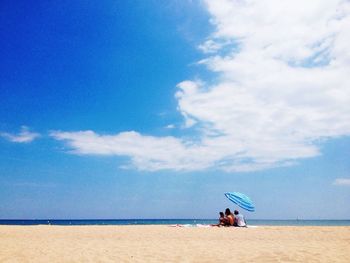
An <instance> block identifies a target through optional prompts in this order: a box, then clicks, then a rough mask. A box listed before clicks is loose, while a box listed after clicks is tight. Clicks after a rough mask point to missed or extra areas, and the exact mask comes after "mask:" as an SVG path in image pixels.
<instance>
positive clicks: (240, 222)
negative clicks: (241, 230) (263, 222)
mask: <svg viewBox="0 0 350 263" xmlns="http://www.w3.org/2000/svg"><path fill="white" fill-rule="evenodd" d="M233 213H234V214H235V222H234V224H233V225H234V226H238V227H247V223H246V221H245V219H244V216H243V215H242V214H240V213H239V212H238V210H235V211H234V212H233Z"/></svg>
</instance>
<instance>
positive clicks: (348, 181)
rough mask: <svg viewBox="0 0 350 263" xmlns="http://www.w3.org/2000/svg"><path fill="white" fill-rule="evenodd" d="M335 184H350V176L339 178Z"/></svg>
mask: <svg viewBox="0 0 350 263" xmlns="http://www.w3.org/2000/svg"><path fill="white" fill-rule="evenodd" d="M333 185H345V186H350V178H337V179H335V181H334V182H333Z"/></svg>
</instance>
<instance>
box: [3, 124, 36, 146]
mask: <svg viewBox="0 0 350 263" xmlns="http://www.w3.org/2000/svg"><path fill="white" fill-rule="evenodd" d="M0 136H1V137H3V138H5V139H7V140H9V141H11V142H16V143H29V142H32V141H33V140H35V139H36V138H38V137H40V134H39V133H36V132H31V131H30V130H29V128H28V127H26V126H22V127H21V131H20V132H19V133H17V134H13V133H7V132H1V133H0Z"/></svg>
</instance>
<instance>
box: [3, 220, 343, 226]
mask: <svg viewBox="0 0 350 263" xmlns="http://www.w3.org/2000/svg"><path fill="white" fill-rule="evenodd" d="M217 221H218V220H217V219H0V225H62V226H69V225H73V226H83V225H188V226H191V225H192V226H196V225H209V224H216V223H217ZM247 224H248V225H254V226H350V219H349V220H337V219H333V220H325V219H317V220H311V219H293V220H290V219H247Z"/></svg>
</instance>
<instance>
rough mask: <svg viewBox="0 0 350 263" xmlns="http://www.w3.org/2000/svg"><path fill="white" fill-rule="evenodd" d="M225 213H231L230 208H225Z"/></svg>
mask: <svg viewBox="0 0 350 263" xmlns="http://www.w3.org/2000/svg"><path fill="white" fill-rule="evenodd" d="M225 215H227V216H228V215H231V211H230V208H226V210H225Z"/></svg>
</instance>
